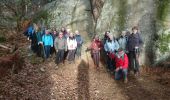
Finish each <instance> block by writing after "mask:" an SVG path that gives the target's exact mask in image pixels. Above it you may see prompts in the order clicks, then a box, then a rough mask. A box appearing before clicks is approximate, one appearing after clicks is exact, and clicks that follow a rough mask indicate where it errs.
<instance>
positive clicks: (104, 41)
mask: <svg viewBox="0 0 170 100" xmlns="http://www.w3.org/2000/svg"><path fill="white" fill-rule="evenodd" d="M109 34H110V31H106V32H105V34H104V39H103V43H104V44H105V43H106V41H107V40H109Z"/></svg>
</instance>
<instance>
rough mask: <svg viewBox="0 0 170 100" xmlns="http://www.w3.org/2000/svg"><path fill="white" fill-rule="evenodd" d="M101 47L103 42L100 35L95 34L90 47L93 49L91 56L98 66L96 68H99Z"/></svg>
mask: <svg viewBox="0 0 170 100" xmlns="http://www.w3.org/2000/svg"><path fill="white" fill-rule="evenodd" d="M101 47H102V43H101V41H100V40H99V37H98V36H97V35H95V36H94V37H93V40H92V43H91V45H90V47H89V48H88V49H90V50H91V56H92V58H93V61H94V65H95V66H96V68H99V59H100V50H101Z"/></svg>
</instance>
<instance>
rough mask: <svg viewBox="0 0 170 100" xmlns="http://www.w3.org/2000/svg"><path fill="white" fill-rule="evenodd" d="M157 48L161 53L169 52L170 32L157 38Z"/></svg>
mask: <svg viewBox="0 0 170 100" xmlns="http://www.w3.org/2000/svg"><path fill="white" fill-rule="evenodd" d="M157 42H158V48H159V50H160V52H161V53H163V54H164V53H166V52H168V51H169V50H170V48H169V43H170V32H169V33H168V34H165V33H162V34H161V35H160V36H159V39H158V41H157Z"/></svg>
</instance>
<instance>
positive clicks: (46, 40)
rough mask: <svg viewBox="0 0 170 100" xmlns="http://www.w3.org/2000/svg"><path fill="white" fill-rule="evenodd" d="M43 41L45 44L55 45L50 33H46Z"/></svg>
mask: <svg viewBox="0 0 170 100" xmlns="http://www.w3.org/2000/svg"><path fill="white" fill-rule="evenodd" d="M42 42H43V44H44V46H49V45H50V46H51V47H53V37H52V36H51V35H50V34H44V35H43V36H42Z"/></svg>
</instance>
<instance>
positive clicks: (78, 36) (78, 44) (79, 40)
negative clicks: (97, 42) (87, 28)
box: [75, 35, 83, 46]
mask: <svg viewBox="0 0 170 100" xmlns="http://www.w3.org/2000/svg"><path fill="white" fill-rule="evenodd" d="M75 38H76V41H77V46H81V45H82V44H83V38H82V37H81V35H75Z"/></svg>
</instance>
